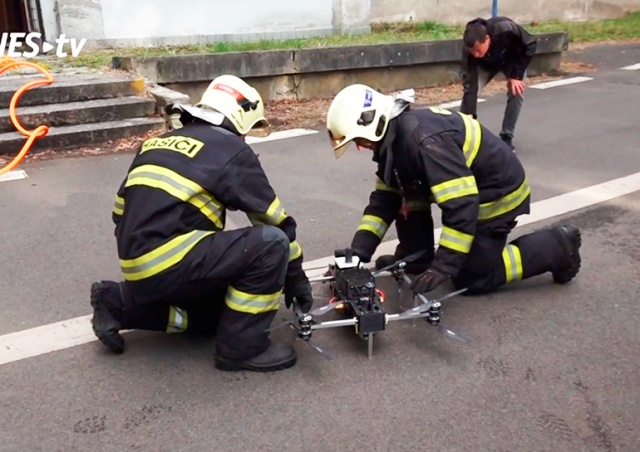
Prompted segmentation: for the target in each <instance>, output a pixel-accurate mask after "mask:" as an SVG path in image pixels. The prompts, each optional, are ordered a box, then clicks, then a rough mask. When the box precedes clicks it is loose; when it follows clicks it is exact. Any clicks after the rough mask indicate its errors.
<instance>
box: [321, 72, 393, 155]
mask: <svg viewBox="0 0 640 452" xmlns="http://www.w3.org/2000/svg"><path fill="white" fill-rule="evenodd" d="M392 108H393V98H392V97H391V96H387V95H384V94H382V93H380V92H378V91H376V90H374V89H373V88H371V87H369V86H366V85H362V84H354V85H350V86H347V87H346V88H344V89H343V90H341V91H340V92H339V93H338V94H337V95H336V97H335V98H334V99H333V101H332V102H331V105H330V106H329V111H328V113H327V130H328V132H329V140H330V142H331V145H332V147H333V149H334V153H335V156H336V158H340V157H341V156H342V155H343V154H344V153H345V151H346V149H347V145H348V144H349V143H350V142H351V141H353V140H354V139H357V138H362V139H366V140H369V141H373V142H377V141H380V140H381V139H382V138H383V137H384V134H385V132H386V131H387V126H388V124H389V115H390V113H391V109H392Z"/></svg>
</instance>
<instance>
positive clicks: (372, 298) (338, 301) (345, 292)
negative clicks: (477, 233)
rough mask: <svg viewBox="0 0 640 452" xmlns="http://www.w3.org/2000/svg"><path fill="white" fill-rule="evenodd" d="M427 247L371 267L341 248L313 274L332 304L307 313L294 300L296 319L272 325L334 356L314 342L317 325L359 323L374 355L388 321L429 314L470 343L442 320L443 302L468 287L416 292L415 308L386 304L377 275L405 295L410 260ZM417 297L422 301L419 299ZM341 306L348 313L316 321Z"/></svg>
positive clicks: (445, 330) (433, 321) (444, 331)
mask: <svg viewBox="0 0 640 452" xmlns="http://www.w3.org/2000/svg"><path fill="white" fill-rule="evenodd" d="M423 253H424V251H422V252H419V253H416V254H413V255H411V256H407V257H406V258H405V259H402V260H399V261H397V262H395V263H394V264H392V265H389V266H388V267H384V268H381V269H379V270H376V271H373V272H372V271H371V270H370V269H368V268H366V267H365V266H364V265H363V263H362V262H361V261H360V259H359V258H358V256H356V255H354V254H353V251H352V250H350V249H344V250H337V251H335V253H334V263H333V264H329V270H328V271H327V272H326V273H325V274H324V275H323V276H319V277H315V278H309V282H311V283H318V282H321V283H323V284H327V283H328V284H329V288H330V294H331V295H330V296H331V299H330V300H329V304H327V305H325V306H322V307H321V308H317V309H315V310H312V311H310V312H308V313H303V312H302V311H301V309H300V307H299V305H298V304H297V303H294V312H295V320H294V321H291V320H290V321H285V322H283V323H282V324H279V325H276V326H274V327H271V328H269V329H268V330H267V331H272V330H274V329H276V328H280V327H282V326H287V325H288V326H291V327H292V328H294V329H296V330H297V332H298V339H300V340H302V341H304V342H306V343H307V344H308V345H310V346H311V347H312V348H314V349H315V350H316V351H318V352H320V353H321V354H322V355H323V356H324V357H325V358H327V359H330V357H329V356H328V355H327V354H326V352H325V351H323V350H322V349H321V348H320V347H318V346H316V345H314V344H312V343H311V342H310V339H311V335H312V332H313V331H314V330H317V329H325V328H334V327H345V326H353V327H355V332H356V335H357V336H359V337H360V339H362V340H366V341H368V356H369V358H371V357H372V356H373V338H374V335H375V334H376V333H379V332H381V331H384V330H385V329H386V326H387V323H389V322H392V321H397V320H407V319H417V318H425V320H426V321H427V322H428V323H429V324H431V325H433V326H435V327H436V328H437V331H438V332H440V333H441V334H444V335H445V336H448V337H450V338H452V339H457V340H459V341H461V342H464V343H466V344H468V343H470V341H469V340H468V339H467V338H465V337H463V336H461V335H459V334H457V333H454V332H453V331H451V330H449V329H448V328H445V327H443V326H442V325H441V324H440V317H441V313H442V311H441V306H442V305H441V302H442V301H444V300H445V299H448V298H451V297H453V296H455V295H458V294H460V293H462V292H464V291H466V290H467V289H461V290H457V291H455V292H451V293H449V294H447V295H445V296H443V297H441V298H439V299H437V300H432V301H430V300H429V299H427V297H425V296H424V295H422V294H419V293H414V294H413V296H414V305H415V307H414V308H412V309H408V310H406V311H403V312H400V313H397V314H389V313H387V312H386V311H385V309H384V307H383V303H384V297H385V295H384V293H383V292H382V291H381V290H380V289H379V288H378V285H377V282H376V276H380V275H382V274H386V275H391V276H392V277H393V278H394V279H395V281H396V283H397V296H398V300H399V299H400V296H401V291H402V284H403V282H407V283H409V284H411V282H412V281H411V279H410V278H409V277H408V276H407V275H406V273H405V267H406V264H407V263H409V262H411V261H412V260H415V259H417V258H418V257H420V256H421V255H422V254H423ZM416 297H417V298H418V299H419V300H420V301H421V303H419V304H417V303H416ZM334 310H339V311H341V312H342V313H343V314H344V317H345V318H344V319H339V320H330V321H324V322H318V321H316V317H319V316H322V315H325V314H327V313H329V312H331V311H334Z"/></svg>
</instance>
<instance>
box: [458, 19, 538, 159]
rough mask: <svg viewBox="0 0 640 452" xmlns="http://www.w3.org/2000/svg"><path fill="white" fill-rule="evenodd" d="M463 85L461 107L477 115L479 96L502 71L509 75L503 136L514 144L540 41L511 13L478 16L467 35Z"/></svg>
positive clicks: (475, 116) (464, 44)
mask: <svg viewBox="0 0 640 452" xmlns="http://www.w3.org/2000/svg"><path fill="white" fill-rule="evenodd" d="M462 39H463V55H462V65H461V66H462V86H463V88H464V95H463V97H462V105H461V106H460V111H461V112H462V113H466V114H469V115H471V116H473V117H474V119H477V105H478V96H479V95H480V93H481V92H482V90H483V89H484V87H485V86H486V85H487V84H489V82H490V81H491V80H492V79H493V78H494V77H495V76H496V74H498V73H499V72H502V73H503V74H504V76H505V77H506V79H507V105H506V108H505V111H504V117H503V120H502V129H501V131H500V138H502V139H503V140H504V141H505V142H506V143H507V144H508V145H509V146H512V147H513V136H514V133H515V128H516V123H517V122H518V117H519V116H520V110H521V109H522V103H523V101H524V98H523V94H524V90H525V84H524V79H525V77H526V73H527V68H528V67H529V64H530V63H531V59H532V58H533V56H534V55H535V53H536V47H537V41H536V40H535V39H534V38H533V37H532V36H531V35H530V34H529V33H528V32H527V31H526V30H525V29H524V28H523V27H522V26H520V25H518V24H517V23H515V22H514V21H513V20H511V19H509V18H508V17H492V18H490V19H482V18H477V19H474V20H472V21H470V22H469V23H467V25H466V27H465V31H464V35H463V38H462Z"/></svg>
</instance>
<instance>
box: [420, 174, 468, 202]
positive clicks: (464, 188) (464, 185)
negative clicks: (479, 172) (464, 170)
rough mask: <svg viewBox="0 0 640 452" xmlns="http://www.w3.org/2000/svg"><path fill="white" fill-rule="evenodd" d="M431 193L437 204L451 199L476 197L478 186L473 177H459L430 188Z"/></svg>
mask: <svg viewBox="0 0 640 452" xmlns="http://www.w3.org/2000/svg"><path fill="white" fill-rule="evenodd" d="M431 192H432V193H433V196H434V198H435V199H436V202H437V203H438V204H441V203H443V202H447V201H449V200H451V199H456V198H461V197H463V196H469V195H477V194H478V186H477V185H476V178H475V177H473V176H465V177H459V178H457V179H451V180H448V181H446V182H443V183H441V184H438V185H434V186H433V187H431Z"/></svg>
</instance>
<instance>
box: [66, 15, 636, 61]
mask: <svg viewBox="0 0 640 452" xmlns="http://www.w3.org/2000/svg"><path fill="white" fill-rule="evenodd" d="M524 27H525V28H526V29H527V30H528V31H530V32H531V33H535V34H537V33H549V32H557V31H566V32H567V33H568V34H569V40H570V42H576V43H578V42H594V41H612V40H613V41H615V40H626V39H634V38H640V11H637V12H634V13H629V14H627V15H625V16H624V17H620V18H618V19H608V20H600V21H588V22H560V21H551V22H545V23H532V24H527V25H524ZM462 30H463V26H461V25H445V24H440V23H436V22H419V23H411V22H409V23H408V22H402V23H384V24H374V25H372V31H371V33H367V34H358V35H340V36H326V37H318V38H306V39H287V40H274V41H271V40H261V41H256V42H218V43H214V44H203V45H188V46H167V47H153V48H127V49H109V50H101V51H85V52H83V53H82V54H81V55H80V56H79V57H78V58H73V59H72V58H68V59H65V60H63V61H61V62H60V63H62V64H64V65H67V66H85V67H90V68H100V67H105V66H107V67H110V66H111V61H112V58H113V57H114V56H137V57H151V56H161V55H179V54H193V53H224V52H243V51H255V50H284V49H305V48H307V49H308V48H322V47H337V46H347V45H362V44H387V43H392V42H416V41H418V42H419V41H437V40H444V39H460V38H461V36H462ZM56 63H57V62H56Z"/></svg>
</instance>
